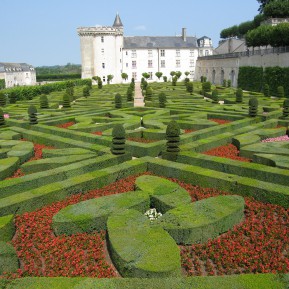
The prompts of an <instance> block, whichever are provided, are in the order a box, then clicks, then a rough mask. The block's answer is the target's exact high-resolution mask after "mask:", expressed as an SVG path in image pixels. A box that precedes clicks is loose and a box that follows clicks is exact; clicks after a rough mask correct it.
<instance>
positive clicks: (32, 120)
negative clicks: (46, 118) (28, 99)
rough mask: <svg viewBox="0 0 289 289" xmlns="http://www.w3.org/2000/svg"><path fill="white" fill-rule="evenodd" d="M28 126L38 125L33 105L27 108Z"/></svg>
mask: <svg viewBox="0 0 289 289" xmlns="http://www.w3.org/2000/svg"><path fill="white" fill-rule="evenodd" d="M28 116H29V124H32V125H34V124H38V121H37V109H36V107H35V106H34V105H30V106H29V108H28Z"/></svg>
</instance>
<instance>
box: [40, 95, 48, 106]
mask: <svg viewBox="0 0 289 289" xmlns="http://www.w3.org/2000/svg"><path fill="white" fill-rule="evenodd" d="M40 108H42V109H44V108H49V104H48V99H47V96H46V95H45V94H42V95H41V96H40Z"/></svg>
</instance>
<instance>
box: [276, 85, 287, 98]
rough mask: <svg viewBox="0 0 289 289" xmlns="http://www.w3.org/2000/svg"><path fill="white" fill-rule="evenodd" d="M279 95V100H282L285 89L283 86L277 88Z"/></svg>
mask: <svg viewBox="0 0 289 289" xmlns="http://www.w3.org/2000/svg"><path fill="white" fill-rule="evenodd" d="M277 95H278V97H279V98H282V97H284V95H285V94H284V87H283V86H278V87H277Z"/></svg>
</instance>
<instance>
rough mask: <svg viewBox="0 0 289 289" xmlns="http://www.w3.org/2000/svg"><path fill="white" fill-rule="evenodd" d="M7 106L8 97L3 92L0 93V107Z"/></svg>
mask: <svg viewBox="0 0 289 289" xmlns="http://www.w3.org/2000/svg"><path fill="white" fill-rule="evenodd" d="M5 105H6V96H5V94H4V93H3V92H0V106H5Z"/></svg>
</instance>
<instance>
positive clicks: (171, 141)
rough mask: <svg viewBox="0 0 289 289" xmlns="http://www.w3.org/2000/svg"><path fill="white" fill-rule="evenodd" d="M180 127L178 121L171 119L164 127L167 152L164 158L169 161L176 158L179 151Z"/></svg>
mask: <svg viewBox="0 0 289 289" xmlns="http://www.w3.org/2000/svg"><path fill="white" fill-rule="evenodd" d="M180 133H181V130H180V127H179V125H178V123H177V122H176V121H175V120H173V121H171V122H170V123H169V124H168V126H167V129H166V138H167V153H166V158H167V159H168V160H171V161H175V160H176V159H177V156H178V153H179V152H180V148H179V144H180Z"/></svg>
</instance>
